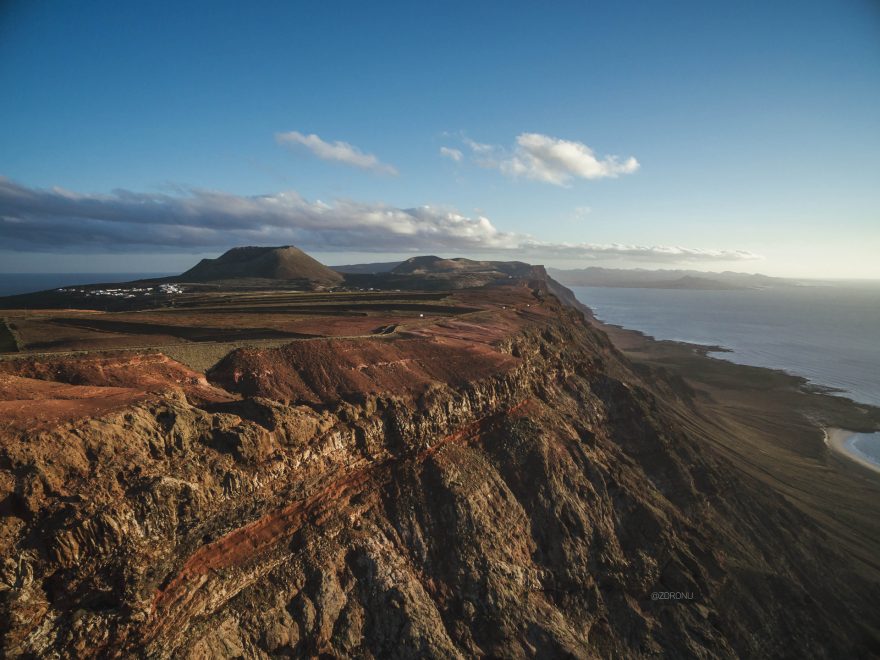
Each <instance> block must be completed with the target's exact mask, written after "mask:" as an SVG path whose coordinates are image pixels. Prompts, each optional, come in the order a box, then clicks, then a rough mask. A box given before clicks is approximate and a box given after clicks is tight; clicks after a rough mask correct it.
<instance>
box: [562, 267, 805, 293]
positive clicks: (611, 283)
mask: <svg viewBox="0 0 880 660" xmlns="http://www.w3.org/2000/svg"><path fill="white" fill-rule="evenodd" d="M547 272H548V273H549V274H550V276H551V277H553V278H555V279H556V280H558V281H560V282H562V283H563V284H565V285H566V286H599V287H617V288H633V289H635V288H640V289H641V288H644V289H705V290H719V291H721V290H730V289H755V288H765V287H771V286H791V285H792V284H793V282H792V281H791V280H786V279H783V278H781V277H768V276H767V275H760V274H757V273H755V274H750V273H734V272H731V271H724V272H722V273H712V272H703V271H698V270H645V269H641V268H636V269H623V268H599V267H590V268H579V269H573V270H562V269H558V268H548V269H547Z"/></svg>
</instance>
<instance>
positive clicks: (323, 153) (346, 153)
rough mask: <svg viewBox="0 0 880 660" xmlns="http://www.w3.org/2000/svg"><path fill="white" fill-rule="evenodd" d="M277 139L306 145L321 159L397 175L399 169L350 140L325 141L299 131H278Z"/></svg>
mask: <svg viewBox="0 0 880 660" xmlns="http://www.w3.org/2000/svg"><path fill="white" fill-rule="evenodd" d="M275 141H276V142H278V144H281V145H284V146H289V147H304V148H306V149H308V150H309V151H311V152H312V153H313V154H314V155H315V156H317V157H318V158H320V159H321V160H330V161H335V162H337V163H344V164H346V165H351V166H353V167H359V168H361V169H363V170H371V171H373V172H378V173H380V174H391V175H395V176H396V175H397V170H396V169H395V168H394V167H392V166H391V165H387V164H385V163H383V162H381V161H380V160H379V159H378V158H376V156H374V155H373V154H365V153H364V152H363V151H361V150H360V149H358V148H357V147H355V146H353V145H351V144H349V143H348V142H339V141H336V142H325V141H324V140H322V139H321V138H320V137H318V136H317V135H315V134H314V133H312V134H310V135H304V134H302V133H300V132H299V131H289V132H287V133H276V134H275Z"/></svg>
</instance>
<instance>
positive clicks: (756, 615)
mask: <svg viewBox="0 0 880 660" xmlns="http://www.w3.org/2000/svg"><path fill="white" fill-rule="evenodd" d="M493 295H495V294H493ZM497 296H498V298H497V299H498V300H503V301H504V304H503V305H500V304H495V303H493V304H492V305H487V309H486V311H485V312H484V313H482V314H474V315H470V316H468V318H467V319H454V320H448V319H446V320H441V321H439V322H436V323H431V324H425V325H423V326H420V327H417V328H414V329H413V330H412V331H410V332H407V333H403V334H401V335H400V336H395V337H391V338H381V337H378V338H373V339H363V340H360V341H355V340H325V339H320V340H313V341H309V342H301V343H295V344H293V345H291V346H288V347H284V348H279V349H270V350H255V349H246V350H240V351H236V352H234V353H233V354H231V355H230V356H228V357H227V358H226V359H225V360H224V361H223V362H222V363H221V364H220V365H218V367H217V368H216V369H215V370H213V371H212V372H211V373H210V379H211V380H212V383H213V387H215V388H219V387H222V388H223V389H224V390H225V391H226V392H227V393H228V394H227V395H226V396H225V397H220V396H218V397H214V398H211V397H206V396H201V397H199V396H195V395H194V394H193V392H191V391H188V390H187V388H185V387H181V385H180V384H173V383H172V384H171V386H169V387H166V388H165V389H164V390H155V389H154V390H153V391H150V392H147V393H146V394H145V395H144V396H143V398H140V399H138V400H137V401H133V402H131V403H129V404H126V405H124V406H122V407H120V408H116V409H113V410H111V411H109V412H101V413H99V414H96V415H94V416H90V417H88V418H81V419H74V418H71V419H69V420H66V421H65V422H64V423H59V424H56V425H54V426H51V427H49V428H43V429H41V430H38V431H27V432H25V431H18V432H15V433H12V432H10V433H6V434H4V436H3V444H2V456H0V467H2V470H0V487H2V491H0V492H2V495H0V497H2V498H3V499H2V502H3V513H4V516H3V518H2V529H0V545H2V548H3V556H4V558H5V559H4V565H3V568H2V589H3V591H2V612H0V621H5V622H7V623H6V630H5V631H4V637H3V643H4V648H5V650H6V652H7V654H9V655H12V656H16V655H27V654H33V655H38V656H41V657H70V656H79V657H93V656H101V657H104V656H150V657H172V656H173V657H236V656H245V657H273V656H275V657H277V656H291V655H292V656H315V655H320V654H327V655H335V656H356V657H376V658H379V657H382V658H384V657H444V658H447V657H470V656H474V655H478V656H481V655H482V656H503V657H551V656H575V657H595V656H612V655H615V656H619V657H638V656H653V655H661V654H667V655H678V656H692V657H710V656H711V657H718V656H721V657H725V656H726V657H734V656H761V657H767V656H782V655H787V656H801V657H806V656H813V657H815V656H825V657H846V656H851V655H855V654H859V653H861V654H867V653H869V652H870V650H871V649H872V648H873V649H874V650H876V649H877V646H876V644H877V631H876V629H873V628H871V626H870V625H864V624H861V623H859V622H860V621H863V620H865V619H864V617H860V616H859V613H860V612H864V611H866V610H868V609H870V606H871V604H872V603H874V602H876V600H877V598H878V596H880V593H878V589H877V584H876V582H868V583H865V582H864V581H860V582H856V581H855V580H853V578H852V575H851V573H850V569H849V565H848V563H847V558H846V557H845V556H841V555H840V554H839V553H837V552H836V551H835V549H834V544H833V541H832V540H830V539H828V538H825V537H824V536H823V535H822V534H821V532H820V531H819V530H818V529H817V528H816V527H815V526H814V525H813V524H812V522H811V521H810V520H809V519H808V518H807V517H806V516H804V515H803V514H800V513H798V512H797V511H796V510H794V509H793V508H792V507H790V506H789V505H787V504H786V503H785V502H784V501H783V500H782V499H781V498H778V497H776V496H775V495H773V494H772V493H771V491H769V490H767V489H766V488H765V487H764V486H762V485H761V484H759V483H757V482H754V481H752V480H750V479H749V478H747V477H743V476H738V475H737V474H736V473H735V471H734V470H733V469H731V467H730V466H729V465H727V464H726V463H725V462H723V461H722V460H721V459H720V458H717V457H716V456H715V455H714V454H713V453H712V451H711V450H710V449H709V448H708V447H706V446H704V445H703V444H701V442H700V438H699V429H698V427H685V426H682V425H681V424H680V423H679V421H677V420H674V419H672V418H671V417H670V416H668V415H667V413H666V412H665V405H664V401H663V400H662V399H660V398H658V397H657V396H656V395H655V394H652V393H651V392H650V391H649V390H648V389H646V388H645V387H643V384H642V383H641V381H640V379H639V377H637V376H636V375H634V374H633V373H632V372H631V371H630V370H629V367H628V366H627V364H626V363H625V362H624V361H622V359H621V358H620V357H619V356H618V354H616V353H615V352H614V351H613V349H611V348H610V345H609V344H608V342H607V340H606V339H605V338H604V336H602V335H600V334H598V333H596V332H595V331H594V330H592V329H591V328H590V327H589V326H588V325H587V324H586V323H584V321H583V319H582V317H581V316H580V315H579V314H578V313H576V312H575V311H573V310H571V309H568V308H564V307H562V306H561V305H559V304H558V303H557V301H556V300H555V299H554V298H552V297H550V296H549V295H546V292H543V291H541V290H540V286H537V287H535V286H533V287H527V286H520V285H514V286H511V287H508V288H506V289H502V290H499V291H498V292H497ZM132 370H133V371H136V370H137V369H136V368H135V367H132ZM41 374H44V372H41V371H40V370H39V368H38V367H36V366H34V367H32V368H31V373H30V374H29V375H30V376H31V377H33V376H37V377H38V378H39V377H40V376H41ZM17 377H24V376H17ZM46 382H50V381H46ZM51 382H54V381H51ZM655 389H656V391H659V390H660V389H662V390H663V391H665V392H666V394H665V395H664V396H669V397H672V396H675V395H674V394H673V391H672V389H671V388H669V387H665V386H663V385H662V383H661V384H658V388H655ZM236 397H240V398H236ZM685 429H687V430H685ZM657 591H662V592H665V591H677V592H687V593H689V594H693V599H692V600H686V601H680V602H670V601H656V600H652V599H651V594H652V592H657ZM872 645H873V646H872Z"/></svg>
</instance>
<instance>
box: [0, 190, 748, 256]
mask: <svg viewBox="0 0 880 660" xmlns="http://www.w3.org/2000/svg"><path fill="white" fill-rule="evenodd" d="M0 244H2V245H3V246H4V247H5V248H7V249H20V250H47V251H70V250H86V251H110V252H119V251H130V252H138V251H140V252H148V251H150V250H152V249H155V247H157V246H161V247H163V248H164V249H165V250H166V251H168V252H175V251H176V252H191V251H193V250H196V249H213V248H226V247H231V246H235V245H254V244H256V245H279V244H295V245H299V246H300V247H303V248H306V249H311V250H315V251H346V250H355V251H358V252H369V251H374V252H385V253H388V252H435V251H443V252H458V253H465V254H490V253H491V254H495V255H497V256H498V257H499V258H503V259H512V258H529V259H531V260H537V261H540V260H542V259H546V258H554V257H558V258H566V259H587V260H594V259H606V260H607V259H614V258H628V259H632V258H635V259H641V260H644V261H647V262H651V261H653V262H662V263H673V262H694V261H742V260H747V259H755V258H758V257H757V256H756V255H754V254H752V253H750V252H745V251H740V250H733V251H731V250H703V249H696V248H686V247H678V246H672V247H670V246H639V245H626V244H616V243H615V244H607V245H604V244H592V243H573V244H569V243H549V242H544V241H540V240H537V239H535V238H534V237H532V236H529V235H526V234H518V233H512V232H504V231H501V230H499V229H497V228H496V227H495V226H494V225H493V224H492V222H491V221H490V220H489V219H488V218H486V217H484V216H481V215H477V216H475V217H469V216H466V215H463V214H462V213H460V212H458V211H456V210H455V209H452V208H444V207H437V206H419V207H416V208H398V207H395V206H390V205H387V204H381V203H368V202H357V201H352V200H336V201H334V202H332V203H326V202H322V201H320V200H316V201H309V200H307V199H304V198H303V197H301V196H300V195H299V194H298V193H296V192H293V191H288V192H279V193H275V194H271V195H255V196H238V195H232V194H228V193H222V192H216V191H209V190H194V189H185V188H181V189H179V191H178V192H177V194H173V195H169V194H157V193H137V192H131V191H127V190H116V191H114V192H113V193H112V194H110V195H89V194H81V193H76V192H72V191H68V190H64V189H61V188H53V189H51V190H42V189H37V188H28V187H26V186H22V185H19V184H17V183H14V182H12V181H10V180H9V179H6V178H3V177H0Z"/></svg>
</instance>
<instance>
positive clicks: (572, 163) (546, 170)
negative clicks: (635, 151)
mask: <svg viewBox="0 0 880 660" xmlns="http://www.w3.org/2000/svg"><path fill="white" fill-rule="evenodd" d="M462 141H463V142H464V144H465V145H466V146H467V147H468V148H469V149H470V150H471V153H472V155H473V159H474V162H476V163H477V164H478V165H480V166H482V167H486V168H491V169H497V170H500V171H501V172H503V173H504V174H506V175H508V176H510V177H514V178H525V179H531V180H533V181H541V182H544V183H551V184H553V185H557V186H567V185H569V184H570V183H571V181H572V180H573V179H587V180H591V179H615V178H617V177H618V176H620V175H621V174H632V173H633V172H635V171H636V170H638V169H639V167H640V166H639V161H638V160H636V159H635V158H634V157H632V156H630V157H629V158H626V159H624V160H621V159H620V158H619V157H618V156H605V157H601V158H600V157H599V156H597V155H596V154H595V152H594V151H593V150H592V149H590V147H588V146H587V145H585V144H584V143H583V142H575V141H573V140H562V139H560V138H555V137H550V136H549V135H542V134H541V133H520V134H519V135H518V136H517V137H516V144H515V145H514V147H513V148H512V149H505V148H503V147H500V146H496V145H492V144H484V143H482V142H475V141H474V140H471V139H470V138H467V137H465V138H463V140H462ZM444 149H447V148H446V147H444V148H443V149H441V153H443V150H444ZM447 151H457V152H458V150H450V149H447ZM458 153H459V154H460V153H461V152H458ZM456 160H460V159H456Z"/></svg>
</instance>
